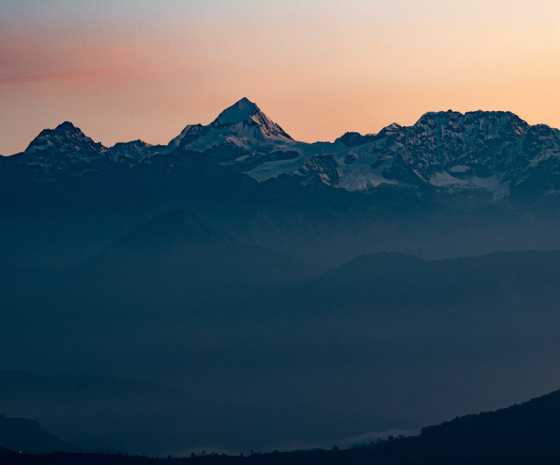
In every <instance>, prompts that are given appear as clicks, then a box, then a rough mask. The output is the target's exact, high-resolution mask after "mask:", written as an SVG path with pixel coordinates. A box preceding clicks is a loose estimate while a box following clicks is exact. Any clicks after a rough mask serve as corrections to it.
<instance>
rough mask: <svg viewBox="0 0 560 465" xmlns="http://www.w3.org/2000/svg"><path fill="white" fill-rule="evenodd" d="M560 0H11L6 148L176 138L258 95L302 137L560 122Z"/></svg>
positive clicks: (1, 91) (2, 39)
mask: <svg viewBox="0 0 560 465" xmlns="http://www.w3.org/2000/svg"><path fill="white" fill-rule="evenodd" d="M558 83H560V2H559V1H558V0H531V1H529V0H485V1H481V0H469V1H468V2H466V1H464V0H462V1H458V0H391V1H385V0H383V1H381V0H346V1H344V2H342V1H334V0H298V1H294V0H284V1H280V0H278V1H275V2H272V1H263V0H261V1H259V0H159V1H155V0H153V1H150V0H119V1H117V2H114V1H109V0H91V1H87V2H86V1H76V0H0V154H2V155H10V154H13V153H17V152H20V151H23V150H25V148H26V147H27V145H28V144H29V142H30V141H31V140H32V139H33V138H34V137H35V136H36V135H37V134H38V133H39V132H40V131H41V130H42V129H44V128H53V127H56V126H57V125H58V124H60V123H61V122H63V121H71V122H73V123H74V124H75V125H76V126H78V127H80V128H81V129H82V130H83V131H84V132H85V133H86V135H88V136H90V137H91V138H92V139H94V140H95V141H98V142H102V143H103V144H105V145H107V146H111V145H113V144H115V143H116V142H123V141H129V140H134V139H142V140H144V141H146V142H149V143H153V144H159V143H167V142H169V141H170V140H171V139H172V138H173V137H175V136H176V135H177V134H179V132H180V131H181V130H182V129H183V128H184V127H185V126H186V125H187V124H194V123H202V124H208V123H210V122H211V121H212V120H213V119H215V118H216V116H217V115H218V114H219V113H220V111H222V110H223V109H224V108H226V107H228V106H230V105H231V104H233V103H234V102H236V101H237V100H239V99H240V98H242V97H247V98H249V99H250V100H251V101H253V102H255V103H257V105H258V106H259V107H260V108H261V110H263V111H264V112H265V113H266V114H267V115H268V116H269V117H270V118H271V119H272V120H274V121H275V122H276V123H278V124H280V125H281V126H282V127H283V129H284V130H285V131H286V132H288V134H290V135H291V136H292V137H293V138H294V139H296V140H302V141H307V142H314V141H318V140H330V141H332V140H334V139H335V138H337V137H339V136H341V135H342V134H343V133H345V132H347V131H358V132H361V133H372V132H377V131H379V130H380V129H381V128H383V127H384V126H387V125H389V124H391V123H392V122H398V123H399V124H401V125H411V124H414V122H415V121H416V120H417V119H418V118H419V117H420V116H421V115H422V114H423V113H425V112H427V111H440V110H448V109H452V110H455V111H461V112H465V111H472V110H479V109H480V110H508V111H512V112H514V113H516V114H518V115H519V116H520V117H521V118H522V119H524V120H526V121H527V122H529V123H530V124H537V123H544V124H548V125H550V126H553V127H557V128H560V86H559V85H558Z"/></svg>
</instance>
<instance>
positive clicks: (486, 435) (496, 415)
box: [0, 391, 560, 465]
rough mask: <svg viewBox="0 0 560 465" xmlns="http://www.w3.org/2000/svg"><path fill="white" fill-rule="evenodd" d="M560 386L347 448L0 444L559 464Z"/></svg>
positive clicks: (11, 459)
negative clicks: (289, 449) (222, 449)
mask: <svg viewBox="0 0 560 465" xmlns="http://www.w3.org/2000/svg"><path fill="white" fill-rule="evenodd" d="M559 437H560V391H555V392H553V393H551V394H548V395H545V396H542V397H539V398H536V399H532V400H530V401H528V402H524V403H522V404H518V405H514V406H511V407H509V408H506V409H500V410H497V411H494V412H484V413H480V414H478V415H467V416H464V417H460V418H456V419H454V420H452V421H450V422H445V423H443V424H441V425H438V426H429V427H426V428H424V429H423V430H422V433H421V435H420V436H417V437H410V438H402V437H401V438H397V439H391V440H389V441H385V442H382V443H379V444H376V445H372V446H364V447H354V448H352V449H347V450H338V449H337V448H335V449H333V450H328V451H326V450H319V449H318V450H311V451H296V452H277V451H276V452H272V453H267V454H260V453H257V454H251V455H250V456H247V457H243V456H226V455H212V454H210V455H204V456H195V457H191V458H183V459H172V458H171V457H168V458H167V459H155V458H147V457H140V456H136V457H134V456H121V455H100V454H68V453H55V454H46V455H25V454H15V453H12V452H11V451H8V450H5V449H0V461H1V463H3V464H6V465H10V464H23V465H25V464H32V465H35V464H37V465H42V464H45V465H48V464H55V463H56V464H57V465H65V464H72V465H80V464H84V465H87V464H116V465H121V464H122V465H126V464H139V465H140V464H145V463H156V464H160V463H161V464H163V463H172V462H173V463H185V464H193V465H194V464H205V465H213V464H228V465H229V464H231V465H235V464H256V465H259V464H263V465H268V464H274V465H280V464H286V465H300V464H324V465H331V464H342V463H343V464H366V463H369V464H379V465H396V464H411V465H412V464H414V465H423V464H465V465H466V464H553V463H554V464H557V463H559V462H560V441H558V438H559Z"/></svg>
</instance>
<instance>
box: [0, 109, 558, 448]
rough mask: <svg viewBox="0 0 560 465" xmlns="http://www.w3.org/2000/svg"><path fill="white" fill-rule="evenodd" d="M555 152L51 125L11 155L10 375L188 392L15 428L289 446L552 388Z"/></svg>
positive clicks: (4, 226) (497, 125)
mask: <svg viewBox="0 0 560 465" xmlns="http://www.w3.org/2000/svg"><path fill="white" fill-rule="evenodd" d="M558 142H559V133H558V131H557V130H556V129H551V128H549V127H547V126H543V125H537V126H530V125H528V124H527V123H525V122H524V121H522V120H521V119H520V118H518V117H517V116H515V115H513V114H512V113H507V112H481V111H479V112H471V113H466V114H460V113H456V112H440V113H426V114H425V115H423V116H422V117H421V118H420V119H419V121H418V122H417V123H416V124H414V125H413V126H410V127H402V126H399V125H398V124H392V125H390V126H388V127H386V128H384V129H383V130H381V131H380V132H379V133H377V134H368V135H361V134H357V133H347V134H345V135H343V136H341V137H340V138H338V139H337V140H335V141H334V142H332V143H330V142H317V143H314V144H308V143H304V142H298V141H295V140H294V139H293V138H292V137H290V136H289V135H288V134H287V133H286V132H285V131H284V130H283V129H282V128H281V127H280V126H279V125H278V124H276V123H274V122H273V121H271V120H270V118H268V117H267V116H266V115H265V114H264V113H263V112H262V111H261V110H260V109H259V108H258V106H257V105H256V104H254V103H252V102H250V101H249V100H247V99H242V100H240V101H239V102H237V103H236V104H234V105H233V106H231V107H230V108H227V109H226V110H224V111H223V112H221V113H220V114H219V115H218V116H217V118H216V119H215V120H214V121H213V122H211V123H210V124H207V125H202V124H195V125H188V126H186V127H185V129H184V130H183V131H182V132H181V133H180V134H179V135H178V136H177V137H175V138H174V139H172V140H171V141H170V142H169V144H167V145H158V146H152V145H149V144H147V143H145V142H142V141H133V142H125V143H119V144H116V145H115V146H113V147H105V146H103V145H102V144H100V143H98V142H94V141H93V140H92V139H91V138H89V137H87V136H86V135H85V134H84V133H83V132H82V131H81V130H79V129H78V128H76V127H75V126H74V125H73V124H72V123H69V122H66V123H63V124H61V125H60V126H58V127H57V128H55V129H46V130H44V131H42V132H41V133H40V134H39V135H38V136H37V138H36V139H35V140H33V141H32V142H31V143H30V145H29V147H28V148H27V149H26V150H25V151H24V152H22V153H20V154H15V155H12V156H9V157H1V158H0V198H1V199H2V200H1V205H2V208H1V209H0V308H1V309H2V311H0V323H1V325H0V341H1V342H0V369H2V370H4V372H7V373H10V374H9V375H6V378H5V379H6V380H8V381H9V379H10V378H11V377H13V376H15V377H16V378H18V376H19V375H14V373H21V372H25V373H39V374H38V375H34V376H31V377H30V378H29V379H31V381H30V383H31V384H33V383H35V382H36V384H37V385H41V384H44V383H47V384H49V383H51V381H49V380H48V379H47V378H45V377H48V376H53V375H54V374H57V373H68V376H70V377H71V378H69V379H71V380H72V381H71V383H74V380H75V379H76V378H75V377H82V378H80V379H86V380H89V381H88V382H87V383H86V384H87V385H88V386H89V387H91V386H94V387H95V386H100V385H102V386H107V384H106V383H105V382H101V384H100V382H99V379H100V378H101V379H106V378H111V379H123V378H124V379H129V380H130V379H132V380H138V381H137V382H138V383H140V384H142V383H148V384H150V383H151V384H150V385H152V386H153V385H154V384H156V385H158V386H169V388H159V387H158V388H154V389H151V388H147V387H146V385H145V384H142V386H141V388H139V389H140V391H141V392H140V393H138V391H137V390H135V388H134V389H132V390H131V391H130V390H128V389H129V388H130V385H127V386H126V389H125V391H126V392H133V394H134V392H136V393H137V396H136V397H134V396H132V398H131V399H130V403H127V402H125V401H124V400H123V395H122V392H124V391H119V392H120V394H118V395H113V394H114V392H113V391H112V389H113V388H110V389H109V388H108V391H107V392H105V393H104V394H103V393H101V394H100V393H99V392H98V393H97V394H96V393H95V392H93V391H91V390H89V389H85V392H87V394H88V395H87V396H84V397H80V396H77V397H76V399H77V401H76V402H74V403H73V404H72V405H73V407H72V408H71V409H70V410H68V411H67V410H65V407H64V405H65V404H64V398H65V396H64V394H65V393H66V392H67V390H66V388H65V387H64V385H61V384H56V383H55V384H56V387H55V388H53V390H55V391H57V395H53V398H52V399H50V400H49V402H50V404H49V405H50V407H52V408H51V409H50V410H49V409H47V408H46V407H44V402H42V401H43V400H44V399H43V398H42V397H41V396H42V394H41V392H38V391H37V390H35V388H33V389H27V388H25V389H23V388H22V389H21V390H19V391H21V392H23V393H28V396H27V397H25V396H24V398H21V397H18V395H19V394H18V392H19V391H18V389H16V390H15V391H16V392H15V393H14V392H4V394H3V396H0V397H1V398H2V399H3V400H2V402H3V403H2V406H1V407H2V408H1V409H0V411H4V413H6V414H9V415H11V416H13V417H20V416H23V415H25V416H26V417H27V418H35V419H37V420H38V421H40V422H41V425H44V426H45V427H46V428H47V429H48V430H49V431H53V433H54V434H56V435H57V436H59V437H63V438H65V439H68V440H69V441H71V442H72V443H75V444H79V445H80V446H83V447H84V448H90V447H93V448H95V447H99V446H101V445H102V446H108V447H113V448H116V449H120V450H127V451H130V452H139V453H141V452H142V451H143V450H142V447H147V446H146V444H150V447H151V451H152V452H155V453H175V452H176V451H180V452H181V453H185V452H190V451H193V450H194V451H198V450H201V449H210V448H212V449H214V450H220V451H221V450H223V451H240V450H247V449H250V448H251V447H254V448H261V449H266V448H271V449H272V450H273V449H274V448H280V449H290V448H295V447H307V446H309V447H313V446H315V445H320V446H323V445H325V444H330V445H332V444H334V443H335V442H336V441H338V440H341V439H346V440H348V438H354V437H360V436H362V435H364V434H366V435H372V434H382V433H383V432H386V431H388V430H392V429H400V430H410V429H415V428H419V427H421V426H422V425H424V424H430V423H437V422H439V421H442V420H443V419H445V418H451V417H453V416H456V415H460V414H464V413H467V412H472V411H480V410H485V409H488V408H496V407H504V406H506V405H508V404H511V403H514V402H517V401H519V400H520V399H525V398H530V397H532V396H534V395H535V394H537V393H539V392H547V391H548V392H549V391H552V390H553V389H556V388H557V387H558V385H560V378H559V377H558V376H557V375H556V374H555V373H556V371H557V370H555V366H556V362H557V359H558V356H559V355H560V353H559V351H558V344H557V341H558V334H557V331H556V328H557V327H558V323H559V320H558V315H557V302H558V298H559V297H560V295H559V292H558V285H557V283H558V276H559V274H560V256H559V254H558V252H557V251H556V249H560V234H558V231H560V215H559V214H558V213H559V212H560V203H559V202H558V197H557V188H558V186H557V184H558V179H559V178H558V173H560V171H559V165H558V160H559V151H558V148H559V147H560V146H559V144H558ZM18 379H21V377H19V378H18ZM33 380H35V381H33ZM80 383H81V381H80V382H78V384H77V385H80ZM88 383H89V384H88ZM109 384H111V385H112V386H117V387H118V386H122V384H120V383H118V382H116V383H114V384H113V383H112V382H111V383H109ZM125 384H126V383H125ZM115 389H116V388H115ZM119 389H120V388H119ZM123 389H124V388H123ZM168 389H169V390H168ZM96 395H97V397H96ZM135 395H136V394H135ZM124 398H126V395H124ZM181 399H183V400H181ZM136 401H137V402H138V404H136V403H135V402H136ZM0 403H1V402H0ZM197 403H198V404H197ZM140 404H142V408H140V407H138V405H140ZM195 404H196V405H195ZM179 405H180V406H181V408H180V409H179V410H177V412H178V413H177V415H175V414H173V413H172V412H173V408H174V407H175V406H179ZM197 405H198V407H197ZM14 406H17V407H18V408H19V409H24V410H25V411H19V410H18V408H14ZM10 409H11V410H10ZM92 412H98V417H96V418H99V422H98V423H96V424H95V425H94V426H96V427H98V430H99V431H102V432H103V433H107V435H106V436H105V437H104V439H103V438H101V439H103V440H101V439H100V438H99V436H96V432H95V431H92V430H88V431H87V432H86V433H83V434H82V435H80V434H78V433H79V432H77V431H76V430H75V425H76V424H77V423H79V421H80V415H84V416H88V415H91V414H92ZM135 412H136V413H135ZM138 412H140V413H141V414H140V413H138ZM170 412H171V413H170ZM167 420H169V421H167ZM143 422H147V423H150V424H151V425H156V426H157V428H156V427H155V426H150V427H148V426H145V428H146V429H145V430H144V432H142V428H144V426H143V424H144V423H143ZM52 425H54V426H55V428H54V429H53V428H51V426H52ZM154 428H155V429H157V431H155V430H154ZM197 431H198V432H197ZM131 432H134V434H132V433H131ZM152 433H153V434H154V436H153V438H155V439H152V440H149V437H150V435H151V434H152ZM156 433H157V434H156ZM158 443H159V445H158Z"/></svg>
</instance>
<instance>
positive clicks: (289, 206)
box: [0, 98, 560, 268]
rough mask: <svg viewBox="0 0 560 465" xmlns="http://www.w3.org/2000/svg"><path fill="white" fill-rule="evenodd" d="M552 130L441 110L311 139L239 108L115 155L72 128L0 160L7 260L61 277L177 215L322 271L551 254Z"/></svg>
mask: <svg viewBox="0 0 560 465" xmlns="http://www.w3.org/2000/svg"><path fill="white" fill-rule="evenodd" d="M559 134H560V133H559V131H558V130H556V129H552V128H550V127H548V126H545V125H536V126H530V125H529V124H527V123H526V122H524V121H523V120H521V119H520V118H519V117H517V116H516V115H514V114H512V113H509V112H483V111H477V112H470V113H466V114H461V113H457V112H452V111H448V112H437V113H426V114H425V115H423V116H422V117H421V118H420V119H419V120H418V122H417V123H416V124H414V125H413V126H409V127H405V126H399V125H398V124H392V125H390V126H388V127H386V128H384V129H382V130H381V131H379V133H377V134H368V135H361V134H358V133H346V134H344V135H343V136H341V137H340V138H338V139H336V140H335V141H334V142H316V143H313V144H309V143H304V142H298V141H295V140H293V139H292V138H291V137H290V136H289V135H288V134H287V133H286V132H285V131H284V130H283V129H282V128H281V127H280V126H279V125H277V124H276V123H274V122H273V121H271V120H270V119H269V118H268V117H267V116H266V115H265V114H264V113H263V112H262V111H261V110H260V109H259V107H258V106H257V105H256V104H254V103H252V102H250V101H249V100H247V99H246V98H244V99H242V100H240V101H238V102H237V103H235V104H234V105H232V106H231V107H229V108H227V109H226V110H224V111H223V112H222V113H220V115H218V117H217V118H216V119H215V120H214V121H213V122H211V123H210V124H207V125H201V124H195V125H188V126H186V127H185V129H184V130H183V131H182V132H181V133H180V134H179V135H178V136H177V137H175V138H174V139H172V140H171V141H170V142H169V144H167V145H155V146H154V145H150V144H147V143H145V142H142V141H139V140H138V141H132V142H125V143H118V144H116V145H114V146H113V147H109V148H108V147H105V146H103V145H102V144H100V143H98V142H94V141H93V140H92V139H91V138H89V137H87V136H86V135H85V134H84V133H83V132H82V131H81V130H80V129H78V128H76V127H75V126H74V125H73V124H72V123H69V122H65V123H62V124H61V125H59V126H58V127H56V128H55V129H46V130H43V131H42V132H41V133H40V134H39V135H38V136H37V137H36V138H35V139H34V140H33V141H32V142H31V143H30V144H29V146H28V148H27V149H26V150H25V151H24V152H22V153H19V154H15V155H12V156H9V157H0V196H1V198H2V199H3V200H2V202H3V215H2V216H1V217H0V226H1V233H0V239H1V241H0V252H2V254H3V256H5V257H6V259H5V261H9V262H12V263H16V264H21V265H24V266H36V267H59V268H60V267H65V266H67V265H70V264H75V263H77V262H79V261H81V260H83V259H85V258H86V257H88V256H90V255H91V254H93V253H95V252H97V251H99V250H101V248H102V247H104V246H105V245H106V244H107V243H109V242H110V241H112V240H116V239H117V238H118V237H120V236H121V235H122V234H124V233H126V232H127V231H130V230H131V229H133V228H135V227H138V226H139V225H141V224H143V223H144V222H146V221H147V220H149V219H150V218H152V217H154V216H155V215H157V214H159V213H163V212H165V211H167V210H170V209H176V208H179V209H183V210H186V211H189V212H192V213H194V214H196V215H198V216H199V217H200V218H201V219H202V220H204V221H206V222H208V223H210V224H212V225H213V226H215V227H217V228H219V229H220V230H222V231H224V232H225V233H227V234H228V235H230V236H232V237H234V238H236V239H238V240H241V241H242V242H245V243H248V244H250V245H254V246H260V247H265V248H268V249H273V250H275V251H277V252H280V253H283V254H285V255H291V256H297V257H299V258H301V259H303V260H304V261H308V262H315V263H319V264H321V265H323V266H332V265H336V264H341V263H344V262H346V261H348V260H350V259H352V258H354V257H356V256H359V255H362V254H364V253H376V252H381V251H395V252H402V253H406V254H412V255H417V256H420V257H423V258H445V257H456V256H464V255H480V254H482V253H489V252H494V251H497V250H525V249H552V248H558V247H560V237H559V235H558V234H557V231H558V227H559V226H560V225H559V221H558V215H557V214H556V213H557V212H558V209H559V208H560V203H559V202H558V200H559V199H558V195H557V192H558V180H559V179H560V178H559V173H560V168H559V166H560V165H559V160H560V158H559V157H560V155H559V154H560V138H559Z"/></svg>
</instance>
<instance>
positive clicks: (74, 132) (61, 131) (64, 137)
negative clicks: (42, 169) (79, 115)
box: [25, 121, 105, 153]
mask: <svg viewBox="0 0 560 465" xmlns="http://www.w3.org/2000/svg"><path fill="white" fill-rule="evenodd" d="M50 148H56V149H57V150H61V149H62V150H65V151H84V150H86V151H89V150H93V151H96V152H99V151H102V150H104V149H105V147H103V146H102V145H101V144H100V143H97V142H94V141H93V140H92V139H91V138H89V137H87V136H86V135H85V134H84V133H83V132H82V131H81V130H80V129H79V128H77V127H76V126H74V125H73V124H72V123H70V122H69V121H65V122H64V123H61V124H59V125H58V126H57V127H56V128H55V129H44V130H43V131H41V132H40V133H39V135H38V136H37V137H36V138H35V139H33V141H32V142H31V143H30V144H29V146H28V147H27V149H26V150H25V153H34V152H40V151H43V150H47V149H50Z"/></svg>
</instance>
